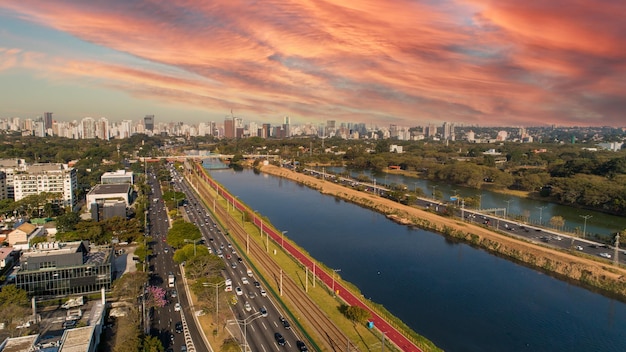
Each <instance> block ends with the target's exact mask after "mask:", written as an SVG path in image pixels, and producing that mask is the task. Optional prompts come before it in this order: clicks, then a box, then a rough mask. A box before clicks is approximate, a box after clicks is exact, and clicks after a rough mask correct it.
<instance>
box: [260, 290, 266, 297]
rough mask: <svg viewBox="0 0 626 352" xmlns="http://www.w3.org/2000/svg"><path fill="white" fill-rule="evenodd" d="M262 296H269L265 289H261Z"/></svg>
mask: <svg viewBox="0 0 626 352" xmlns="http://www.w3.org/2000/svg"><path fill="white" fill-rule="evenodd" d="M261 296H263V297H265V296H267V292H265V290H264V289H261Z"/></svg>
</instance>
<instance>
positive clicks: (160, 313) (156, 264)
mask: <svg viewBox="0 0 626 352" xmlns="http://www.w3.org/2000/svg"><path fill="white" fill-rule="evenodd" d="M148 184H149V185H150V187H151V188H152V194H151V195H150V196H151V197H152V201H151V202H150V209H149V211H148V216H149V220H150V221H149V224H150V227H149V234H150V236H151V237H152V238H153V240H154V241H153V243H152V251H153V255H152V256H151V257H150V260H149V262H148V265H149V272H150V279H149V280H150V281H149V284H150V285H152V286H157V287H162V288H164V289H165V290H167V300H168V303H167V305H166V306H165V307H163V308H155V309H154V310H153V312H152V314H149V316H151V319H150V321H149V324H150V326H149V328H150V334H151V335H153V336H157V337H159V339H160V340H161V342H162V343H163V346H164V347H165V348H166V350H167V351H180V350H181V349H182V346H185V348H187V349H188V350H189V351H193V350H194V347H195V351H201V352H204V351H209V349H208V348H207V346H206V345H205V344H204V343H203V342H202V336H201V335H200V332H199V329H198V327H197V326H196V324H195V322H194V320H193V316H192V314H193V312H192V311H191V310H190V309H189V307H188V304H187V303H186V302H188V299H187V293H186V291H185V290H184V287H182V278H181V275H180V270H179V268H178V265H176V264H175V263H174V261H173V259H172V254H173V250H171V248H169V246H168V245H167V243H165V236H166V235H167V231H168V230H169V219H168V216H167V209H166V208H165V204H164V203H163V199H162V192H161V187H160V185H159V182H158V181H157V180H156V178H155V176H154V175H153V174H152V173H149V174H148ZM155 200H156V201H155ZM168 273H173V274H174V275H175V277H176V280H175V287H174V288H170V287H168V283H167V276H168ZM176 303H179V304H180V305H181V306H182V308H183V309H182V310H181V311H175V309H174V306H175V304H176ZM183 322H184V323H183ZM176 323H180V324H181V325H183V331H182V332H176V331H175V326H176ZM190 347H192V348H190Z"/></svg>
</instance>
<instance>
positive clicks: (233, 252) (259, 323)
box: [170, 168, 304, 351]
mask: <svg viewBox="0 0 626 352" xmlns="http://www.w3.org/2000/svg"><path fill="white" fill-rule="evenodd" d="M170 172H171V173H172V177H173V179H174V182H175V185H176V187H177V188H178V189H180V190H181V191H182V192H184V193H185V194H186V197H187V200H188V202H187V203H186V204H185V205H184V207H183V208H184V212H185V214H184V215H185V217H186V218H187V219H188V220H189V221H190V222H192V223H194V224H196V225H197V226H198V228H199V229H200V232H201V234H202V239H203V241H200V242H199V243H198V244H196V245H206V246H207V247H208V248H209V249H210V252H211V253H214V254H216V255H218V256H219V257H221V258H222V259H223V260H224V261H225V264H226V268H225V270H224V272H223V276H224V279H225V280H226V279H230V280H231V281H232V290H233V292H236V291H238V288H239V289H240V293H241V294H240V295H239V294H235V297H237V302H236V304H234V305H232V306H230V307H229V308H230V310H231V311H232V315H231V318H230V319H228V320H227V322H226V325H227V327H228V328H229V330H231V331H236V332H238V336H237V337H238V339H239V340H240V342H241V343H243V341H244V340H245V341H246V344H247V346H248V347H247V350H252V351H273V350H274V351H280V350H281V347H280V346H279V345H278V343H277V339H276V338H275V334H276V333H279V334H281V335H282V336H283V337H284V339H285V345H286V346H287V347H289V348H292V349H295V348H296V341H302V340H304V339H303V338H302V337H301V336H302V333H301V332H300V331H298V329H297V327H296V326H292V324H288V328H287V327H285V326H284V324H283V320H286V321H288V319H286V318H283V320H281V317H286V314H285V313H284V312H282V311H281V310H280V309H279V307H278V305H276V304H275V303H274V301H273V300H272V299H271V297H270V295H266V296H263V295H262V292H267V291H266V290H265V289H264V287H263V285H262V284H261V283H260V282H259V281H260V280H258V279H257V277H258V274H257V273H255V272H254V269H253V268H252V266H248V261H247V259H246V256H244V255H239V253H240V252H241V251H242V250H243V251H245V248H244V249H242V248H235V247H234V245H233V244H232V243H230V238H229V237H228V235H226V234H225V232H224V230H222V229H221V228H220V226H219V224H218V223H216V222H215V220H214V219H213V218H212V217H211V215H210V213H209V211H208V209H206V208H205V206H204V203H203V202H202V201H200V199H198V197H197V195H196V193H195V191H194V190H193V189H192V188H191V187H190V185H189V184H188V183H187V182H186V181H185V179H184V178H183V177H182V176H181V175H180V174H178V173H177V171H175V170H174V169H173V168H170ZM248 270H251V271H252V272H251V274H249V273H248ZM255 282H258V284H257V285H255ZM220 290H221V288H220ZM218 294H219V293H218ZM228 294H229V295H230V296H232V295H233V293H232V292H229V293H228ZM263 311H265V313H263Z"/></svg>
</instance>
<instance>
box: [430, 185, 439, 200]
mask: <svg viewBox="0 0 626 352" xmlns="http://www.w3.org/2000/svg"><path fill="white" fill-rule="evenodd" d="M437 186H438V185H432V186H431V187H432V188H433V199H437V198H435V188H437Z"/></svg>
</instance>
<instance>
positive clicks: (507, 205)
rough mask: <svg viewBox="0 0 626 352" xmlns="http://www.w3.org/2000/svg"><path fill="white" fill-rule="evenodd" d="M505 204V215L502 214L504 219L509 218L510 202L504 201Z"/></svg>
mask: <svg viewBox="0 0 626 352" xmlns="http://www.w3.org/2000/svg"><path fill="white" fill-rule="evenodd" d="M504 202H505V203H506V214H504V218H505V219H506V218H508V217H509V204H510V203H511V200H510V199H509V200H505V201H504Z"/></svg>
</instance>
